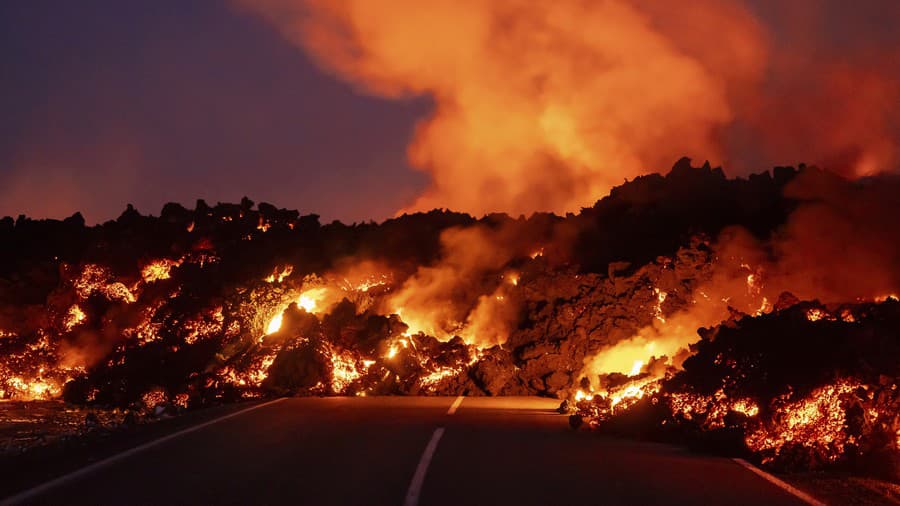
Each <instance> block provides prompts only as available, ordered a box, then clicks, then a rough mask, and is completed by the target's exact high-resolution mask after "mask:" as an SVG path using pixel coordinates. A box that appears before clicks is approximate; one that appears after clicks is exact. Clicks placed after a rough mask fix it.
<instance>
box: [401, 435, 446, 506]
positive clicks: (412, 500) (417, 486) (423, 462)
mask: <svg viewBox="0 0 900 506" xmlns="http://www.w3.org/2000/svg"><path fill="white" fill-rule="evenodd" d="M443 435H444V428H443V427H438V428H437V429H435V431H434V434H432V435H431V440H429V441H428V446H426V447H425V453H423V454H422V458H421V459H419V465H418V466H416V474H414V475H413V479H412V482H411V483H410V484H409V490H407V491H406V499H404V500H403V506H417V505H418V504H419V494H421V493H422V484H423V483H425V473H427V472H428V465H429V464H431V458H432V457H434V451H435V450H437V445H438V443H439V442H440V440H441V436H443Z"/></svg>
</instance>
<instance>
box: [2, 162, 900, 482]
mask: <svg viewBox="0 0 900 506" xmlns="http://www.w3.org/2000/svg"><path fill="white" fill-rule="evenodd" d="M898 194H900V184H898V182H897V181H896V180H893V179H890V178H888V177H882V178H876V179H874V180H867V181H857V182H850V181H847V180H844V179H841V178H838V177H836V176H833V175H831V174H828V173H825V172H822V171H819V170H817V169H812V168H806V167H801V168H800V169H799V170H798V169H793V168H776V169H775V170H774V173H764V174H760V175H754V176H751V177H750V178H749V179H727V178H726V177H725V175H724V174H723V172H722V171H721V170H720V169H713V168H711V167H709V166H708V165H705V166H703V167H701V168H694V167H691V165H690V163H689V160H687V159H682V160H681V161H679V162H678V163H677V164H676V165H675V167H673V169H672V171H671V172H670V173H669V174H668V175H666V176H660V175H656V174H654V175H649V176H642V177H639V178H637V179H635V180H634V181H631V182H628V183H625V184H624V185H622V186H619V187H616V188H614V189H613V190H612V192H611V193H610V195H609V196H607V197H605V198H603V199H602V200H600V201H598V202H597V203H596V204H595V205H594V206H593V207H591V208H586V209H583V210H582V211H581V212H580V213H579V214H577V215H576V214H567V215H566V216H564V217H560V216H556V215H553V214H534V215H532V216H531V217H529V218H525V217H519V218H512V217H509V216H507V215H502V214H491V215H487V216H484V217H483V218H481V219H475V218H473V217H471V216H469V215H466V214H458V213H453V212H449V211H431V212H429V213H417V214H412V215H403V216H401V217H398V218H395V219H391V220H388V221H386V222H384V223H381V224H373V223H363V224H354V225H349V226H348V225H344V224H341V223H339V222H335V223H332V224H329V225H324V226H323V225H321V224H320V223H319V221H318V217H317V216H315V215H309V216H300V215H299V214H298V213H297V212H296V211H288V210H284V209H277V208H275V207H273V206H271V205H268V204H260V205H259V206H254V204H253V203H252V202H251V201H249V200H247V199H244V200H243V201H242V202H241V203H240V204H236V205H235V204H218V205H216V206H215V207H210V206H208V205H206V204H205V203H204V202H203V201H198V203H197V205H196V207H195V208H194V209H186V208H184V207H182V206H180V205H178V204H168V205H166V206H165V207H164V208H163V210H162V212H161V213H160V216H158V217H154V216H143V215H141V214H139V213H138V212H137V211H136V210H134V209H132V208H131V207H129V209H128V210H126V211H125V212H124V213H123V214H122V216H121V217H119V219H117V220H115V221H111V222H108V223H104V224H101V225H97V226H94V227H86V226H85V225H84V221H83V219H81V217H80V215H75V216H73V217H71V218H68V219H66V220H63V221H54V220H43V221H35V220H30V219H28V218H25V217H19V219H17V220H12V219H11V218H6V219H4V220H2V221H0V240H2V242H3V244H7V245H10V247H8V248H6V249H5V250H3V251H2V252H0V255H2V258H0V260H2V263H0V353H2V355H0V356H2V360H0V397H2V398H3V399H11V400H32V399H57V398H63V399H65V400H67V401H69V402H72V403H77V404H82V405H104V406H120V407H140V408H142V409H152V408H154V407H156V406H160V405H168V406H178V407H180V408H190V407H194V406H201V405H205V404H210V403H218V402H227V401H233V400H238V399H243V398H253V397H262V396H272V395H360V396H363V395H385V394H443V395H446V394H468V395H510V394H530V395H535V394H536V395H545V396H556V397H559V398H564V399H567V400H566V403H565V404H567V405H568V406H569V408H570V409H571V410H572V412H573V414H572V418H571V420H572V423H573V424H574V425H587V426H591V427H598V428H603V429H605V430H611V431H619V432H640V433H642V434H645V435H654V436H659V437H667V438H680V439H681V440H687V441H709V440H712V439H715V440H716V441H718V442H720V443H722V444H725V443H728V444H729V445H733V446H735V447H737V448H739V450H740V451H746V452H748V453H750V454H752V455H754V456H756V457H757V458H758V459H759V460H760V461H762V462H765V463H769V464H771V465H774V466H781V467H784V468H801V467H802V468H807V467H816V466H822V465H841V464H858V465H867V466H874V467H876V468H878V469H879V470H881V471H884V470H887V472H888V473H896V469H897V455H898V444H900V419H898V412H900V409H898V407H900V406H898V402H900V400H898V399H900V394H898V372H900V371H898V369H897V368H898V363H900V360H898V359H900V341H898V335H900V332H898V331H900V302H898V301H897V300H896V297H895V296H892V295H890V294H895V293H898V292H900V276H898V272H897V270H896V265H898V263H897V260H898V259H900V237H898V232H897V231H896V230H895V227H886V226H885V225H886V224H888V223H892V222H893V221H894V220H895V218H896V217H898V216H900V203H898V201H897V198H896V195H898ZM698 329H701V330H700V331H699V333H698ZM716 438H718V439H716Z"/></svg>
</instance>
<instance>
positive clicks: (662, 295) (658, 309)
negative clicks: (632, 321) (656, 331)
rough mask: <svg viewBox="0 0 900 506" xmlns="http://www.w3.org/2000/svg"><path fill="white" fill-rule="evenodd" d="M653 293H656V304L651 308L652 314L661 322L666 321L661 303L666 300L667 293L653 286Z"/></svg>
mask: <svg viewBox="0 0 900 506" xmlns="http://www.w3.org/2000/svg"><path fill="white" fill-rule="evenodd" d="M653 293H655V294H656V306H655V307H654V310H653V316H654V317H655V318H656V319H657V320H659V321H660V322H661V323H666V318H665V316H663V310H662V305H663V303H664V302H665V301H666V297H668V295H669V294H668V293H666V292H664V291H662V290H660V289H659V288H654V289H653Z"/></svg>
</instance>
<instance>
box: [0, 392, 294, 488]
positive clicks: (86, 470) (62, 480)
mask: <svg viewBox="0 0 900 506" xmlns="http://www.w3.org/2000/svg"><path fill="white" fill-rule="evenodd" d="M285 399H286V397H280V398H278V399H275V400H272V401H269V402H264V403H262V404H257V405H255V406H250V407H249V408H246V409H242V410H240V411H235V412H234V413H229V414H227V415H224V416H220V417H219V418H215V419H213V420H209V421H206V422H203V423H201V424H199V425H194V426H193V427H188V428H186V429H182V430H180V431H178V432H176V433H174V434H169V435H168V436H164V437H161V438H159V439H154V440H153V441H148V442H146V443H144V444H142V445H139V446H135V447H134V448H131V449H128V450H125V451H124V452H122V453H117V454H115V455H113V456H111V457H107V458H105V459H103V460H100V461H98V462H94V463H93V464H91V465H89V466H87V467H82V468H81V469H79V470H77V471H73V472H71V473H69V474H64V475H62V476H60V477H58V478H55V479H53V480H50V481H48V482H46V483H42V484H40V485H38V486H36V487H34V488H30V489H28V490H24V491H22V492H19V493H18V494H16V495H12V496H9V497H7V498H5V499H3V500H0V506H7V505H11V504H18V503H20V502H23V501H26V500H28V499H33V498H34V497H36V496H38V495H40V494H43V493H44V492H47V491H48V490H51V489H53V488H56V487H58V486H60V485H64V484H66V483H68V482H70V481H73V480H76V479H78V478H81V477H82V476H86V475H88V474H90V473H92V472H94V471H96V470H98V469H101V468H104V467H106V466H108V465H110V464H113V463H115V462H118V461H120V460H122V459H126V458H128V457H130V456H132V455H134V454H137V453H140V452H142V451H144V450H146V449H148V448H153V447H154V446H158V445H160V444H162V443H165V442H166V441H171V440H173V439H175V438H178V437H181V436H184V435H185V434H190V433H191V432H194V431H198V430H200V429H202V428H204V427H209V426H210V425H213V424H216V423H219V422H221V421H224V420H228V419H229V418H234V417H236V416H238V415H242V414H244V413H248V412H250V411H253V410H256V409H260V408H264V407H266V406H269V405H272V404H275V403H276V402H281V401H283V400H285Z"/></svg>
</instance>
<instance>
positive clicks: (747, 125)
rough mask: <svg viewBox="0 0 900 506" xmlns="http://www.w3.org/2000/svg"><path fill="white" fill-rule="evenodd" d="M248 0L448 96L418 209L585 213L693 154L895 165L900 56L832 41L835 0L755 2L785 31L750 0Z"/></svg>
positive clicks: (374, 85) (281, 23)
mask: <svg viewBox="0 0 900 506" xmlns="http://www.w3.org/2000/svg"><path fill="white" fill-rule="evenodd" d="M238 1H239V3H240V4H242V5H244V6H246V7H248V8H249V9H250V10H251V11H254V12H257V13H259V14H261V15H263V16H264V17H265V18H266V19H268V20H269V21H270V22H271V23H272V24H274V25H275V26H277V27H278V28H280V29H281V30H282V32H283V33H284V35H285V37H286V38H288V39H289V40H291V41H293V42H294V43H296V44H298V45H299V46H300V47H302V48H303V49H304V50H305V51H306V52H307V53H308V54H309V55H311V57H312V58H313V59H314V60H315V61H316V62H317V63H318V64H319V66H320V67H321V68H323V69H324V70H326V71H328V72H331V73H333V74H334V75H335V76H337V77H338V78H340V79H342V80H345V81H348V82H350V83H353V84H354V85H355V86H356V87H357V88H358V89H359V90H360V91H362V92H365V93H370V94H374V95H376V96H381V97H387V98H404V97H409V96H427V97H430V98H431V99H432V100H433V103H434V109H433V112H432V113H431V115H430V116H429V117H427V118H426V119H424V120H423V121H421V122H420V124H419V126H418V128H417V130H416V133H415V136H414V139H413V140H412V143H411V144H410V146H409V149H408V156H409V160H410V163H411V164H412V165H413V166H414V167H415V168H417V169H419V170H423V171H426V172H428V173H429V174H430V175H431V184H430V186H429V187H428V188H427V189H426V190H425V192H424V193H423V194H421V195H420V196H419V197H418V198H417V199H416V200H415V201H414V202H413V203H412V204H411V205H410V206H408V207H407V208H406V209H403V211H419V210H428V209H432V208H435V207H449V208H452V209H455V210H459V211H466V212H470V213H476V214H478V213H486V212H494V211H505V212H510V213H513V214H519V213H526V214H527V213H530V212H533V211H555V212H561V211H575V210H577V209H578V208H579V207H582V206H589V205H591V204H593V203H594V201H595V200H596V199H597V198H598V197H600V196H602V195H605V194H606V193H607V191H608V190H609V189H610V188H611V187H612V186H614V185H617V184H620V183H621V182H622V180H623V179H624V178H632V177H635V176H638V175H641V174H644V173H647V172H653V171H657V170H660V169H661V168H665V167H668V166H669V164H671V162H672V161H673V160H676V159H678V158H679V157H680V156H682V155H688V156H692V157H694V158H695V159H700V160H704V159H708V160H710V161H712V162H713V163H724V164H726V165H727V166H728V167H729V168H731V169H733V170H734V169H736V170H737V172H751V171H755V170H758V169H759V168H760V167H766V166H770V164H773V163H774V164H785V163H789V164H793V163H798V162H807V163H813V164H819V165H822V166H825V167H827V168H830V169H833V170H837V171H840V172H841V173H843V174H845V175H850V176H858V175H862V174H870V173H874V172H878V171H885V170H891V169H892V168H893V167H892V164H895V163H896V161H897V156H898V153H897V151H896V149H895V147H894V146H895V145H896V138H897V137H898V135H900V134H898V132H896V131H895V130H896V118H897V117H898V116H900V110H898V104H900V88H898V87H897V86H896V79H897V78H900V70H898V69H897V68H895V67H896V65H891V64H890V62H894V61H897V59H896V56H897V54H896V50H895V49H890V48H888V49H878V48H879V47H882V48H883V47H885V46H886V45H885V44H878V42H877V40H875V38H873V37H870V38H871V39H872V40H870V41H869V39H867V38H866V36H860V37H854V41H853V43H850V42H846V41H845V42H842V43H841V44H840V45H838V46H834V47H832V46H828V44H830V43H831V42H830V41H829V40H827V39H828V35H823V34H824V33H826V32H829V30H831V28H829V27H826V26H825V21H826V16H825V14H828V15H829V16H831V17H835V12H837V11H841V10H842V9H843V10H846V7H842V6H840V5H836V4H832V3H829V1H828V0H806V1H804V2H792V3H790V5H781V4H771V5H770V4H766V3H765V2H762V4H761V5H762V6H761V5H757V4H758V3H759V2H756V3H754V6H755V7H757V11H759V10H760V9H762V10H765V8H766V7H765V6H766V5H768V6H769V10H771V11H772V12H770V13H769V14H770V15H769V16H768V17H767V19H768V18H773V19H774V18H777V20H778V21H779V23H775V22H774V21H772V22H771V23H769V24H770V25H772V26H767V25H765V24H764V23H763V22H762V21H761V18H760V17H759V15H758V12H755V11H751V10H750V9H749V8H748V7H747V6H746V5H745V4H744V2H743V1H742V0H698V1H694V2H692V3H691V8H690V9H685V8H684V7H683V6H682V5H680V4H677V3H673V2H658V1H652V0H605V1H597V2H587V1H582V0H559V1H555V2H534V1H531V0H492V1H485V0H429V1H421V0H382V1H378V2H372V1H368V0H347V1H342V2H334V1H330V0H238ZM761 1H762V0H761ZM891 9H892V10H896V8H893V7H892V8H891ZM841 12H842V11H841ZM823 13H825V14H823ZM837 14H838V15H839V14H840V12H837ZM857 17H859V16H857ZM770 21H771V20H770ZM781 25H784V26H781ZM851 28H852V30H854V32H852V33H856V32H861V33H863V32H862V30H864V28H860V27H850V28H847V27H843V26H842V27H841V29H842V30H844V31H846V30H850V29H851ZM832 31H833V30H832ZM829 33H831V32H829ZM841 33H844V32H841ZM848 33H850V32H848ZM833 35H834V34H833V33H832V36H833ZM842 40H843V39H842ZM860 41H863V42H860ZM866 41H868V42H866ZM885 62H887V63H888V64H885ZM892 129H893V130H892Z"/></svg>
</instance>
